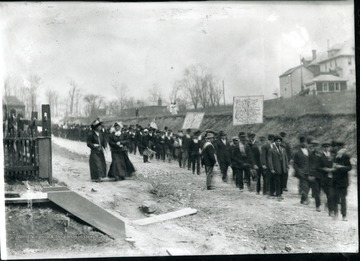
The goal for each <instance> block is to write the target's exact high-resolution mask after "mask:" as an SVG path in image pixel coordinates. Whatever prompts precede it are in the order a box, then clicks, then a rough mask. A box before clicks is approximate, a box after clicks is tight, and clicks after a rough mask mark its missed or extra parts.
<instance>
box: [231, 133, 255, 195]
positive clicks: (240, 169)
mask: <svg viewBox="0 0 360 261" xmlns="http://www.w3.org/2000/svg"><path fill="white" fill-rule="evenodd" d="M230 159H231V167H232V169H233V173H234V174H235V184H236V186H237V187H238V188H239V189H240V192H243V191H244V183H246V182H247V184H248V187H249V186H250V184H249V183H250V173H249V172H250V166H253V161H252V158H251V153H250V148H249V146H248V145H247V144H246V135H245V133H243V132H240V133H239V136H238V137H236V136H235V137H233V145H232V146H231V148H230ZM244 179H245V182H244Z"/></svg>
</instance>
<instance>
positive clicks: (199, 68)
mask: <svg viewBox="0 0 360 261" xmlns="http://www.w3.org/2000/svg"><path fill="white" fill-rule="evenodd" d="M67 82H68V86H66V87H65V88H67V89H68V92H67V94H66V95H65V96H64V94H63V95H60V93H59V91H58V90H56V89H55V88H52V87H51V86H45V85H47V83H44V82H43V80H42V78H41V77H40V76H39V75H37V74H31V75H29V76H28V77H26V79H24V80H19V79H18V78H16V77H10V76H8V77H6V79H5V81H4V95H5V96H11V95H13V96H16V97H17V98H18V99H19V100H21V101H22V102H24V104H25V110H26V112H25V114H26V116H27V117H28V116H30V115H31V112H32V111H40V110H39V109H40V105H41V104H39V102H38V97H39V95H40V93H41V92H42V93H43V94H44V95H45V98H46V103H48V104H50V108H51V111H52V115H53V116H54V117H64V116H83V117H89V116H91V115H92V114H94V112H96V111H97V110H99V109H100V108H103V109H105V110H106V111H107V114H110V115H119V116H120V115H121V112H122V111H123V110H124V109H129V108H135V107H143V106H147V105H157V104H158V101H159V99H161V100H162V101H163V103H162V105H166V104H170V103H176V104H177V106H178V108H180V110H186V108H189V107H192V108H195V109H198V108H204V109H205V108H208V107H216V106H220V103H221V100H222V99H223V86H222V81H221V80H220V79H219V78H218V77H217V76H216V75H215V74H213V73H212V72H210V71H209V70H208V69H207V68H206V67H205V66H204V65H201V64H197V65H191V66H189V67H188V68H185V69H184V71H183V74H182V77H181V78H180V79H176V80H175V81H174V83H173V85H172V86H171V87H170V88H169V89H170V92H169V96H168V97H167V99H165V98H164V96H163V91H164V89H165V88H164V87H166V86H162V88H161V87H160V86H159V85H158V84H157V83H154V84H153V85H152V86H151V87H149V88H148V89H147V97H146V98H145V99H143V98H137V99H135V98H134V97H133V96H131V95H130V88H129V86H128V85H127V84H126V83H124V82H121V81H119V80H114V81H113V82H112V84H111V87H112V94H113V98H111V99H105V97H104V96H102V95H98V94H95V93H91V92H89V91H87V92H86V91H84V88H82V87H81V86H79V84H78V83H77V82H76V80H74V79H73V78H70V79H68V81H67Z"/></svg>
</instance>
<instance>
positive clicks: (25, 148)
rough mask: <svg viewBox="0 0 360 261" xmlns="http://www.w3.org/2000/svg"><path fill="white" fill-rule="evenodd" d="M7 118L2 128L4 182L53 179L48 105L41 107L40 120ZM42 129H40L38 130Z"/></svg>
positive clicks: (35, 118) (34, 118)
mask: <svg viewBox="0 0 360 261" xmlns="http://www.w3.org/2000/svg"><path fill="white" fill-rule="evenodd" d="M11 117H12V115H10V116H9V117H8V119H6V121H5V122H6V124H5V128H4V140H3V143H4V174H5V180H15V179H17V180H32V179H39V178H41V179H48V180H49V181H50V182H51V179H52V156H51V154H52V151H51V118H50V106H49V105H48V104H46V105H42V120H41V121H39V120H38V119H37V112H33V113H32V115H31V119H30V120H28V119H22V118H19V117H18V118H16V119H14V118H11ZM38 126H41V130H40V131H39V130H38Z"/></svg>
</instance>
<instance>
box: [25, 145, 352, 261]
mask: <svg viewBox="0 0 360 261" xmlns="http://www.w3.org/2000/svg"><path fill="white" fill-rule="evenodd" d="M88 153H89V151H88V149H87V148H86V144H84V143H80V142H74V141H68V140H62V139H59V138H54V139H53V176H54V177H55V178H56V179H57V180H58V181H59V182H64V183H65V184H66V185H67V186H68V187H69V188H71V189H72V190H74V191H75V192H77V193H79V194H80V195H83V196H85V197H86V198H88V199H89V200H91V201H93V202H95V203H96V204H98V205H100V206H102V207H103V208H104V209H106V210H108V211H110V212H112V213H114V214H115V215H117V216H121V218H123V219H124V220H125V221H126V222H127V226H126V228H127V237H128V238H130V239H131V241H133V242H130V243H129V242H128V241H124V240H119V239H118V240H108V241H107V242H105V243H103V244H99V245H95V246H94V245H92V246H86V245H83V246H78V247H73V248H72V251H70V252H66V253H64V255H62V256H64V257H70V256H73V257H84V256H91V257H94V256H96V257H98V256H139V255H140V256H153V255H157V256H166V255H169V253H173V254H182V255H232V254H264V253H265V254H266V253H309V252H313V253H315V252H356V251H358V227H357V225H358V214H357V210H358V202H357V198H358V197H357V180H356V178H357V175H356V173H355V171H352V172H351V185H350V187H349V193H348V197H347V198H348V219H349V221H348V222H344V221H342V220H341V219H339V220H333V218H331V217H329V216H328V214H327V211H324V210H323V211H322V212H316V211H315V206H314V204H315V203H314V201H313V200H312V201H311V203H310V204H309V205H308V206H304V205H301V204H300V200H299V196H298V194H297V190H298V189H297V180H296V179H295V178H294V177H290V178H289V186H288V187H289V191H288V192H284V193H285V194H284V197H285V199H284V200H283V201H280V202H279V201H276V200H274V199H268V198H266V196H263V195H256V193H255V192H254V191H245V192H243V193H240V191H239V189H237V188H236V187H235V184H234V183H233V182H232V181H229V182H228V183H223V182H222V181H221V178H220V175H219V170H218V169H216V173H217V174H216V175H215V179H214V183H215V186H216V190H211V191H208V190H205V175H204V170H203V169H202V173H201V175H199V176H198V175H193V174H192V173H191V172H189V171H187V170H184V169H181V168H179V167H178V165H177V164H176V163H175V162H173V163H168V162H161V161H160V162H158V161H156V160H153V161H152V162H151V163H150V164H144V163H142V158H141V157H140V155H135V156H134V155H130V159H131V160H132V162H133V163H134V165H135V167H136V169H137V172H136V176H135V177H133V178H130V179H127V180H124V181H119V182H102V183H93V182H91V181H90V175H89V166H88V157H87V155H88ZM109 157H110V153H108V155H107V156H106V158H107V160H109V161H110V158H109ZM229 176H230V177H232V173H231V171H229ZM151 191H152V192H153V193H150V192H151ZM144 200H152V201H155V202H157V206H158V210H157V212H156V213H155V214H162V213H167V212H170V211H174V210H179V209H182V208H185V207H191V208H195V209H197V211H198V212H197V213H196V214H195V215H192V216H185V217H181V218H178V219H173V220H169V221H165V222H161V223H156V224H152V225H147V226H136V225H133V224H132V223H131V221H133V220H137V219H141V218H145V215H144V214H143V213H142V212H141V211H140V210H139V208H138V207H139V206H140V205H141V203H142V202H143V201H144ZM322 209H324V208H323V207H322ZM53 254H54V251H50V250H49V251H43V252H42V253H36V254H33V255H34V256H35V255H36V256H39V255H41V256H51V255H53ZM26 256H27V257H30V258H31V257H32V255H31V253H30V254H29V253H27V255H26Z"/></svg>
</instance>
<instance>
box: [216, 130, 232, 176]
mask: <svg viewBox="0 0 360 261" xmlns="http://www.w3.org/2000/svg"><path fill="white" fill-rule="evenodd" d="M214 146H215V150H216V156H217V160H218V162H219V165H220V171H221V174H222V180H223V181H224V182H226V181H227V171H228V168H229V165H230V155H229V149H230V144H229V141H228V140H227V136H226V133H225V132H223V131H220V132H219V138H218V139H216V140H215V142H214Z"/></svg>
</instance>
